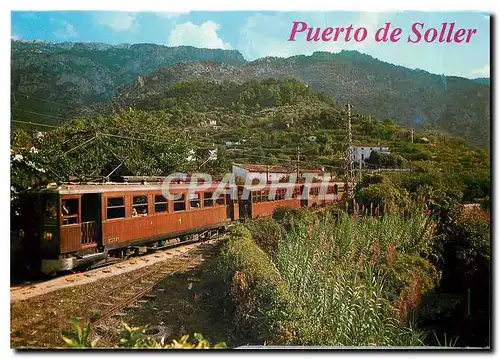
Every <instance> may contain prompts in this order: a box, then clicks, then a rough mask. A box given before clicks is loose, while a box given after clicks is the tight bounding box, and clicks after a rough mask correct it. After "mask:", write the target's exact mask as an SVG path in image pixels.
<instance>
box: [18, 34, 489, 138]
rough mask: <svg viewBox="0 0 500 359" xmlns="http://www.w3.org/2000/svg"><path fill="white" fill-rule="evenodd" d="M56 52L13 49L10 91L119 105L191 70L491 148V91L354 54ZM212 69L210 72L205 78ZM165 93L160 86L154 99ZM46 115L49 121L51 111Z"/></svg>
mask: <svg viewBox="0 0 500 359" xmlns="http://www.w3.org/2000/svg"><path fill="white" fill-rule="evenodd" d="M62 44H63V45H60V43H58V44H49V45H47V44H46V43H42V42H36V43H25V42H16V41H13V51H12V55H11V56H12V70H11V74H12V84H11V89H12V91H13V92H22V93H28V94H30V95H32V96H37V95H38V96H40V97H42V98H45V99H48V100H51V101H54V102H59V101H62V102H63V103H65V104H67V105H70V106H73V105H88V104H91V103H95V102H99V101H104V100H108V99H109V98H113V97H116V96H118V97H120V96H122V95H123V92H124V91H126V90H124V89H129V90H130V89H131V88H133V86H135V85H136V84H137V83H141V82H145V81H149V80H150V79H151V78H152V77H154V76H158V74H162V71H163V72H165V71H167V72H168V71H179V72H180V73H177V74H175V75H173V76H171V78H172V81H171V82H168V84H169V85H172V84H173V83H175V81H180V80H182V79H184V78H192V74H191V73H189V71H188V70H187V69H190V68H191V69H194V70H196V71H198V72H199V73H198V77H206V78H212V79H213V80H217V81H226V80H227V81H233V82H242V81H249V80H251V79H252V78H265V77H272V78H282V77H287V76H292V77H295V78H297V79H299V80H300V81H302V82H304V83H305V84H307V85H308V86H311V87H312V88H313V89H314V90H315V91H318V92H324V93H326V94H328V95H329V96H330V97H331V98H332V99H333V100H334V101H335V102H336V103H339V104H342V103H345V102H347V101H349V102H351V103H352V104H354V105H355V106H356V109H357V111H358V112H359V113H362V114H365V115H373V116H375V117H378V118H381V119H384V118H389V119H392V120H394V121H395V122H397V123H399V124H402V125H405V126H412V127H413V126H414V127H416V128H422V127H432V128H439V129H441V130H443V131H446V132H449V133H452V134H454V135H456V136H459V137H462V138H466V139H469V140H470V141H471V142H473V143H480V144H481V145H483V146H484V145H487V144H488V143H489V138H490V133H489V127H490V115H489V110H490V100H489V96H490V86H489V85H487V84H484V83H481V82H478V81H474V80H470V79H466V78H462V77H455V76H443V75H436V74H432V73H429V72H427V71H422V70H416V69H409V68H406V67H404V66H400V65H394V64H391V63H388V62H384V61H381V60H378V59H376V58H374V57H372V56H370V55H367V54H362V53H360V52H358V51H346V50H344V51H341V52H339V53H328V52H314V53H313V54H312V55H295V56H291V57H288V58H279V57H264V58H260V59H257V60H254V61H251V62H248V61H246V60H245V59H244V57H243V56H242V55H241V53H239V52H238V51H237V50H212V49H199V48H195V47H186V46H182V47H167V46H163V45H155V44H124V45H109V46H108V45H106V44H96V43H62ZM198 61H201V62H199V63H197V62H198ZM207 61H208V62H207ZM210 62H213V64H212V65H210V66H208V69H205V70H203V66H207V63H210ZM186 64H191V65H186ZM165 68H167V69H170V70H165ZM163 75H164V74H163ZM174 80H175V81H174ZM164 85H165V86H166V85H167V83H165V84H164ZM165 86H163V90H165V89H166V87H165ZM163 90H162V86H161V85H160V86H158V91H160V92H161V91H163ZM15 105H21V106H23V105H27V103H26V101H24V103H21V104H19V103H15ZM28 107H29V106H28ZM39 107H40V106H39V105H37V107H36V108H35V109H36V110H37V111H35V112H44V111H45V112H46V111H47V107H50V106H42V108H39ZM37 108H38V109H37ZM49 114H52V115H54V113H53V109H51V111H50V112H49ZM59 114H61V115H62V116H63V117H64V116H65V115H66V113H64V111H59V112H58V111H56V112H55V115H59Z"/></svg>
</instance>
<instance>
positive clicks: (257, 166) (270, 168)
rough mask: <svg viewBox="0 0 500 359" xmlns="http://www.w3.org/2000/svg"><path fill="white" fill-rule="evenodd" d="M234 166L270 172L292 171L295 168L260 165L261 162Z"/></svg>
mask: <svg viewBox="0 0 500 359" xmlns="http://www.w3.org/2000/svg"><path fill="white" fill-rule="evenodd" d="M234 166H237V167H240V168H244V169H246V170H247V171H249V172H270V173H292V172H294V169H293V168H286V167H282V166H273V165H260V164H234Z"/></svg>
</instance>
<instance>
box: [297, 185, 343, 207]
mask: <svg viewBox="0 0 500 359" xmlns="http://www.w3.org/2000/svg"><path fill="white" fill-rule="evenodd" d="M343 192H344V184H343V183H342V182H328V183H322V182H313V183H309V184H307V185H304V189H303V196H302V198H303V199H302V206H306V207H317V206H324V205H326V204H331V203H336V202H338V201H340V200H342V194H343Z"/></svg>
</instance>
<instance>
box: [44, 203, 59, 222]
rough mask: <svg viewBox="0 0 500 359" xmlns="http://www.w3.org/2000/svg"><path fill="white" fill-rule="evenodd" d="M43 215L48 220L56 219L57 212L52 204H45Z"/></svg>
mask: <svg viewBox="0 0 500 359" xmlns="http://www.w3.org/2000/svg"><path fill="white" fill-rule="evenodd" d="M45 215H46V217H47V218H49V219H56V218H57V211H56V207H55V205H54V203H47V206H46V208H45Z"/></svg>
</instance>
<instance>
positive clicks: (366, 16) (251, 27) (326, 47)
mask: <svg viewBox="0 0 500 359" xmlns="http://www.w3.org/2000/svg"><path fill="white" fill-rule="evenodd" d="M329 15H330V18H329ZM336 15H337V14H335V13H330V14H326V15H325V14H324V13H321V12H311V13H301V14H300V18H299V17H298V16H297V13H279V14H276V15H268V14H256V15H252V16H249V17H248V18H247V19H246V22H245V24H244V25H243V27H242V28H241V29H240V39H239V41H238V49H240V50H241V52H242V53H243V56H244V57H245V58H247V59H249V60H254V59H256V58H259V57H264V56H281V57H288V56H293V55H297V54H312V53H313V52H315V51H328V52H339V51H341V50H360V49H363V51H365V50H366V48H367V47H370V46H372V45H374V44H375V42H374V40H373V38H374V34H375V31H376V30H377V29H378V28H379V27H380V26H383V25H384V23H385V22H386V21H391V19H392V16H393V15H391V14H388V13H375V12H365V13H361V14H360V15H355V14H352V15H351V17H350V18H349V17H346V16H345V15H342V16H336ZM348 15H350V14H348ZM334 18H335V19H334ZM340 18H341V19H343V20H342V22H338V21H339V19H340ZM347 19H348V20H347ZM335 20H336V21H335ZM294 21H304V22H306V23H307V25H308V27H313V29H316V28H320V29H321V31H323V30H324V29H325V28H327V27H333V28H335V27H348V26H349V25H351V24H352V25H353V28H354V29H356V28H359V27H364V28H366V29H367V33H368V35H367V37H366V39H365V40H364V41H362V42H356V41H353V40H351V41H349V42H345V41H344V40H343V35H341V38H342V40H341V39H340V38H339V40H338V41H336V42H335V41H317V42H315V41H310V42H308V41H306V40H305V34H306V33H305V32H304V33H301V34H300V35H299V34H298V35H297V36H296V38H295V41H288V38H289V37H290V33H291V29H292V26H293V22H294ZM344 33H345V32H344ZM351 36H352V35H351Z"/></svg>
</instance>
